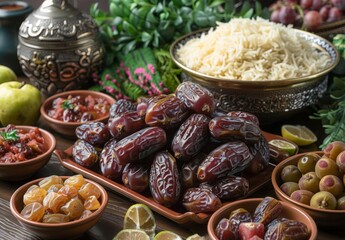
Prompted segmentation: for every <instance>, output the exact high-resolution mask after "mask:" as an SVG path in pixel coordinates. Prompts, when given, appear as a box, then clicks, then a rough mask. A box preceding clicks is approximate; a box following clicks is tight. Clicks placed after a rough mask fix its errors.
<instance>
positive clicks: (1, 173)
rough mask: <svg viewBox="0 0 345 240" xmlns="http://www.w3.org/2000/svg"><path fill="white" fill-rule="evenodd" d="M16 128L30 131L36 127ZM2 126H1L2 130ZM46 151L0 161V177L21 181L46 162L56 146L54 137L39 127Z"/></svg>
mask: <svg viewBox="0 0 345 240" xmlns="http://www.w3.org/2000/svg"><path fill="white" fill-rule="evenodd" d="M16 128H17V129H24V130H26V131H30V130H31V129H34V128H36V127H32V126H16ZM2 129H4V128H1V129H0V130H2ZM39 130H40V132H41V134H42V136H43V138H44V140H45V143H44V145H45V148H46V149H47V151H46V152H45V153H43V154H41V155H39V156H37V157H35V158H32V159H28V160H25V161H22V162H15V163H0V179H1V180H6V181H21V180H24V179H28V178H29V177H31V176H32V175H34V174H35V173H36V172H37V171H38V170H40V169H41V168H42V167H43V166H44V165H46V164H47V163H48V161H49V160H50V158H51V155H52V153H53V151H54V149H55V146H56V140H55V137H54V136H53V135H52V134H51V133H49V132H48V131H46V130H43V129H41V128H39Z"/></svg>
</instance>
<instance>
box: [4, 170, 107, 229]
mask: <svg viewBox="0 0 345 240" xmlns="http://www.w3.org/2000/svg"><path fill="white" fill-rule="evenodd" d="M60 177H61V178H62V179H64V180H65V179H67V178H68V177H71V176H60ZM44 178H45V177H42V178H38V179H34V180H32V181H30V182H27V183H24V184H23V185H21V186H20V187H19V188H18V189H17V190H16V191H15V192H14V193H13V194H12V196H11V199H10V209H11V212H12V214H13V215H14V216H15V218H16V219H17V220H18V221H20V222H22V223H24V224H27V225H30V226H34V227H42V228H66V227H71V226H73V225H81V224H83V223H87V222H89V221H91V220H92V219H94V218H96V217H97V216H98V215H99V214H101V213H102V212H103V211H104V210H105V208H106V206H107V203H108V200H109V196H108V193H107V191H106V190H105V189H104V188H103V187H102V186H101V185H100V184H98V183H96V182H94V181H92V180H90V179H85V181H86V182H89V183H92V184H94V185H95V186H96V187H97V188H98V189H99V190H101V197H102V203H101V206H100V207H99V208H98V209H97V210H96V211H94V212H92V214H91V215H89V216H88V217H86V218H83V219H78V220H74V221H70V222H66V223H42V222H35V221H31V220H28V219H25V218H24V217H22V216H21V215H20V211H18V209H17V208H16V207H15V201H16V199H17V197H18V193H19V192H20V191H22V190H23V189H28V188H29V187H30V186H31V185H33V184H35V183H38V182H39V181H41V180H43V179H44Z"/></svg>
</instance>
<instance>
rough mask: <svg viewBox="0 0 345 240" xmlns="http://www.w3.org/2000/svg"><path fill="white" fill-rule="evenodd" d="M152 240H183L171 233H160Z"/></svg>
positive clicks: (165, 231)
mask: <svg viewBox="0 0 345 240" xmlns="http://www.w3.org/2000/svg"><path fill="white" fill-rule="evenodd" d="M153 240H183V239H182V238H181V237H180V236H179V235H178V234H176V233H174V232H171V231H167V230H164V231H161V232H159V233H157V235H156V236H155V237H154V238H153Z"/></svg>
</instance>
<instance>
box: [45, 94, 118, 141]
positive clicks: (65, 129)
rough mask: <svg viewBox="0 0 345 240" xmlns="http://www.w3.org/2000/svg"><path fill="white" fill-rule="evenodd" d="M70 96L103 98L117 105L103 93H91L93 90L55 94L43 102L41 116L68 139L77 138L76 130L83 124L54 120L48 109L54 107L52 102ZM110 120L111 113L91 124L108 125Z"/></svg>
mask: <svg viewBox="0 0 345 240" xmlns="http://www.w3.org/2000/svg"><path fill="white" fill-rule="evenodd" d="M69 95H71V96H81V97H82V98H85V97H87V96H88V95H90V96H92V97H94V98H103V99H106V100H107V101H108V102H109V104H110V105H112V104H113V103H115V99H114V98H112V97H111V96H109V95H107V94H104V93H101V92H96V91H91V90H74V91H67V92H62V93H58V94H55V95H53V96H51V97H49V98H47V99H45V101H44V102H43V104H42V105H41V108H40V112H41V116H42V117H43V119H44V120H45V122H46V123H47V124H48V125H49V126H50V127H51V128H52V129H53V130H54V131H56V132H57V133H60V134H61V135H63V136H65V137H68V138H76V136H75V129H76V128H77V127H78V126H80V125H82V124H83V123H81V122H63V121H60V120H57V119H54V118H52V117H49V116H48V114H47V112H48V109H49V108H50V107H51V106H52V102H53V101H54V100H55V99H57V98H59V97H61V98H67V97H68V96H69ZM108 119H109V113H108V114H107V115H106V116H104V117H102V118H99V119H94V120H92V121H90V122H104V123H106V122H107V121H108Z"/></svg>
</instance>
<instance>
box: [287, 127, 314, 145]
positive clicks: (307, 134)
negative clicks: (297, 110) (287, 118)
mask: <svg viewBox="0 0 345 240" xmlns="http://www.w3.org/2000/svg"><path fill="white" fill-rule="evenodd" d="M281 132H282V136H283V137H284V138H286V139H287V140H290V141H292V142H294V143H296V144H297V145H298V146H306V145H309V144H312V143H314V142H316V141H317V137H316V135H315V134H314V133H313V132H312V131H311V130H310V129H309V128H307V127H306V126H302V125H283V126H282V128H281Z"/></svg>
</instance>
